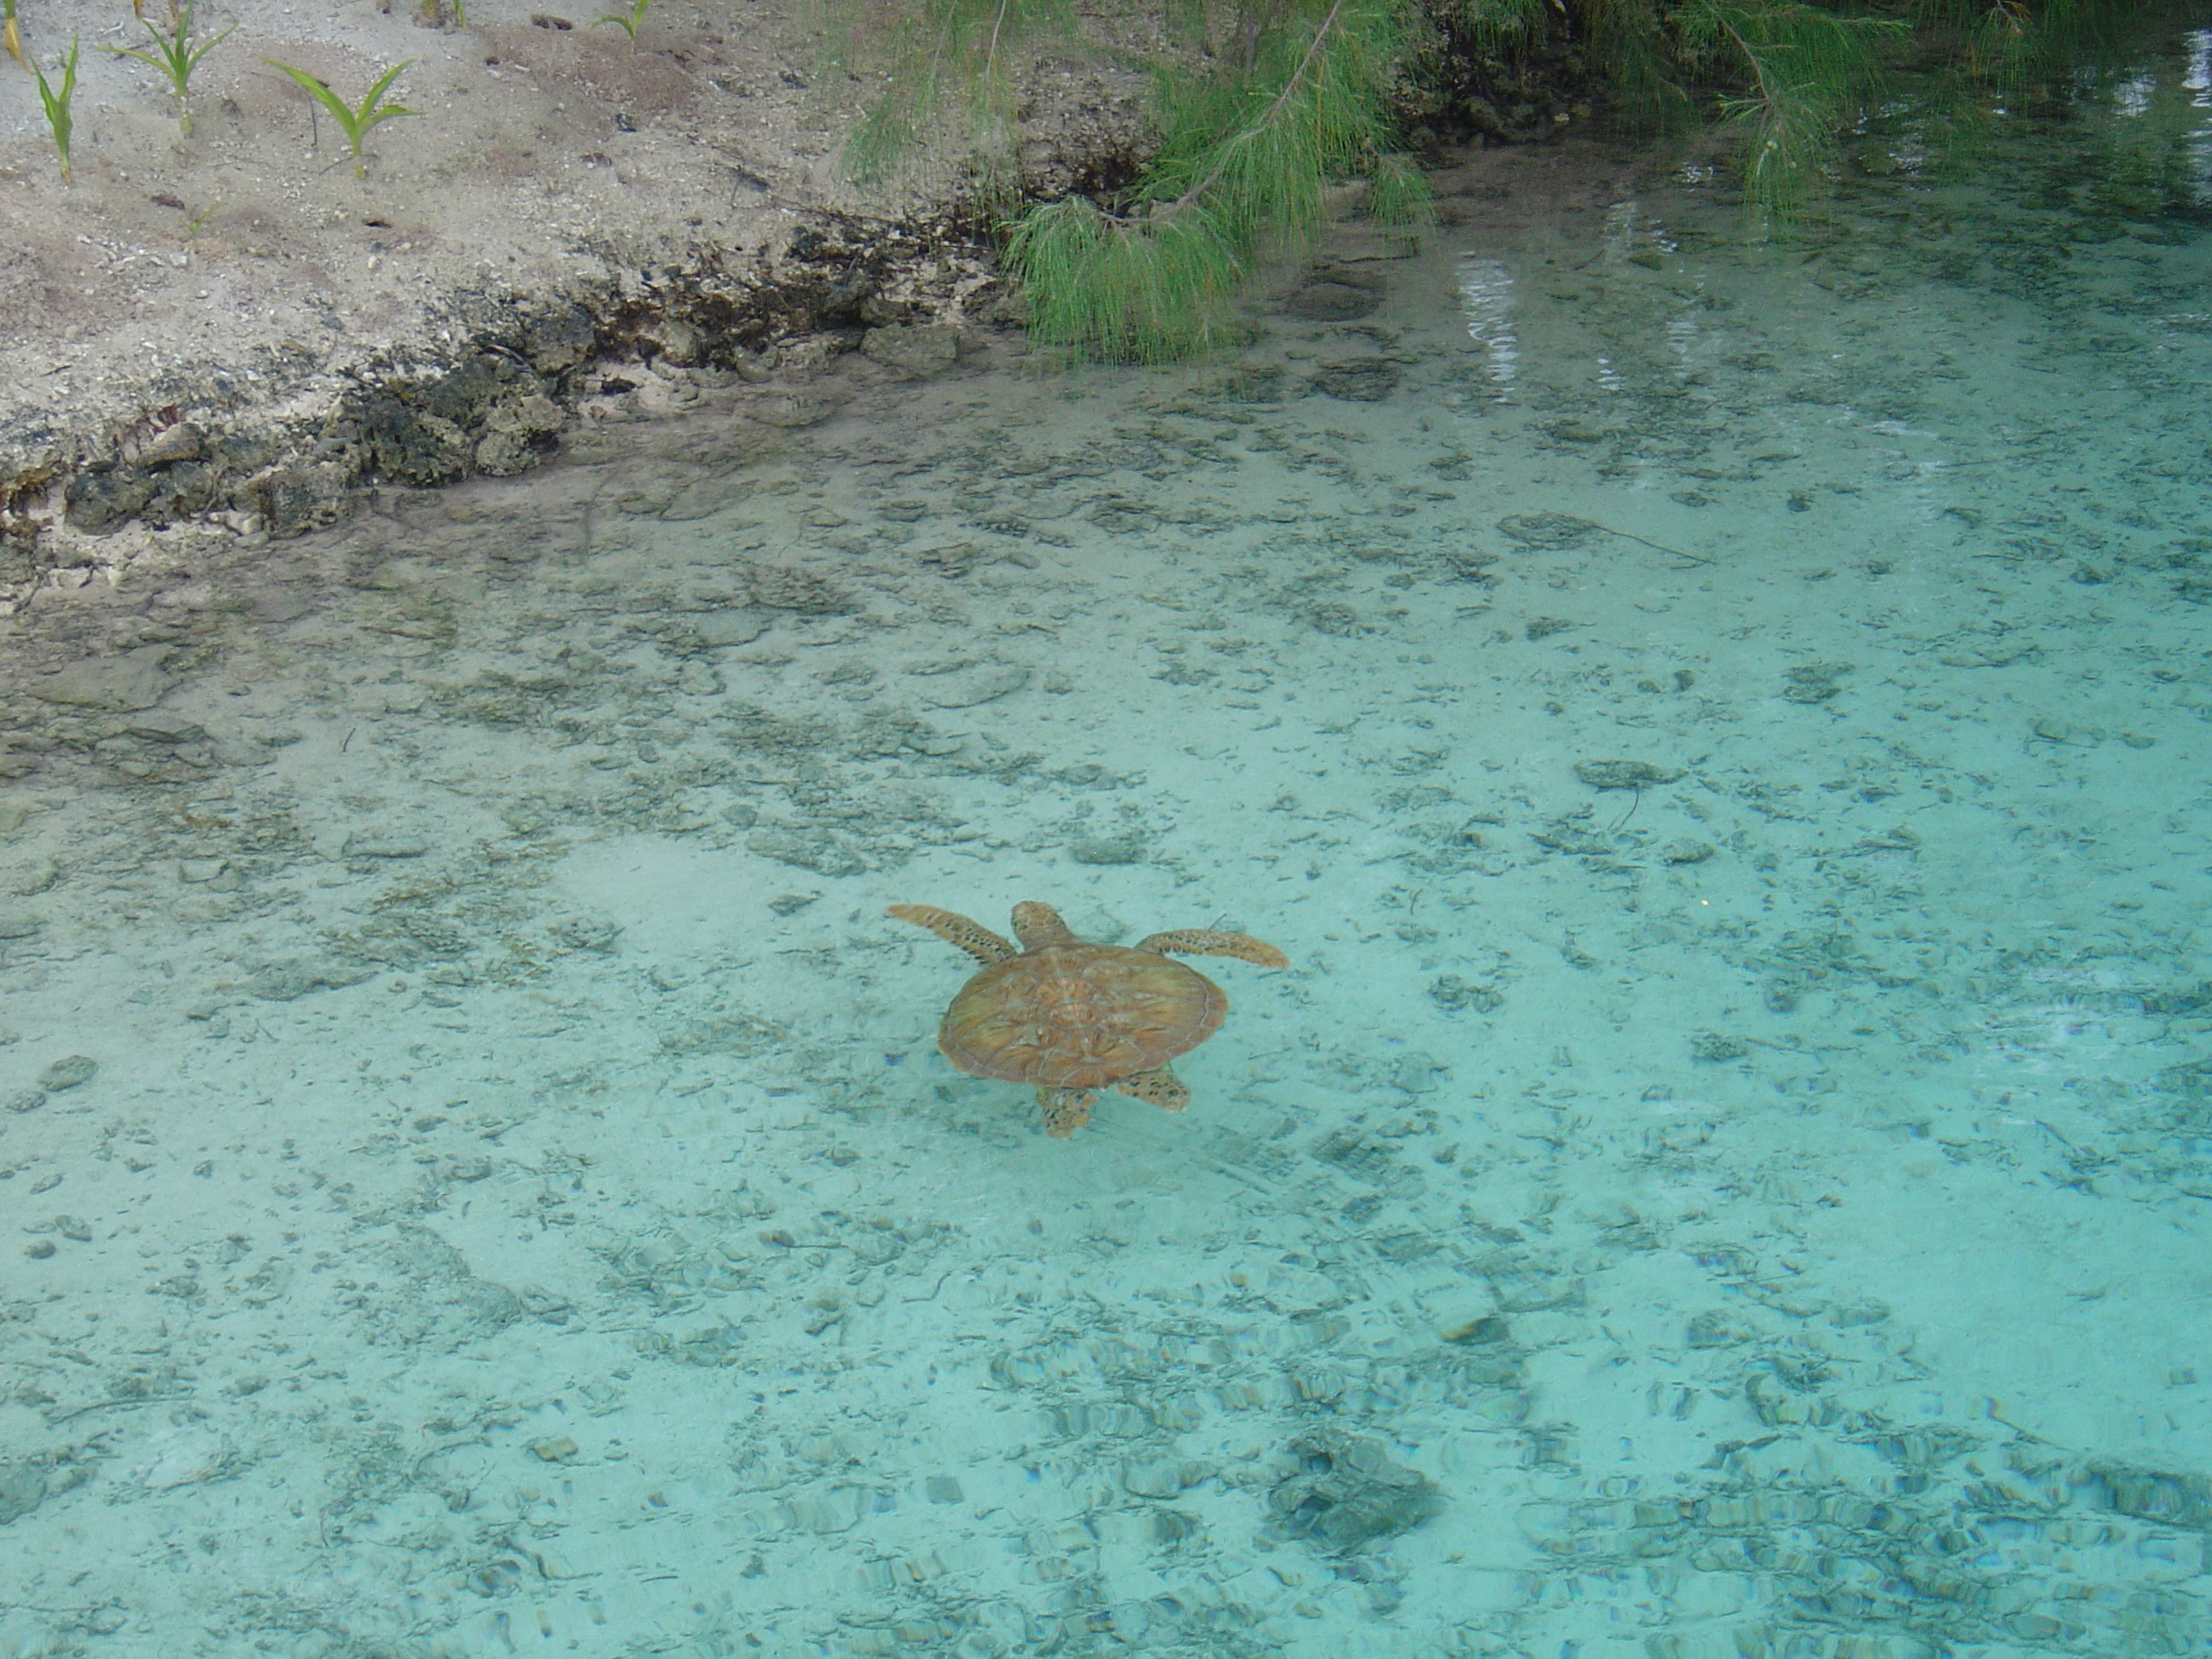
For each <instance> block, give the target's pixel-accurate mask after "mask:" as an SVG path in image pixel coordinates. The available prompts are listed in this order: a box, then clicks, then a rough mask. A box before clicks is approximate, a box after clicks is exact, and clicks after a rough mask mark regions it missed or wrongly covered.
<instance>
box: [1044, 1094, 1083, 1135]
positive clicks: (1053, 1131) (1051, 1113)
mask: <svg viewBox="0 0 2212 1659" xmlns="http://www.w3.org/2000/svg"><path fill="white" fill-rule="evenodd" d="M1097 1098H1098V1091H1097V1090H1096V1089H1040V1090H1038V1091H1037V1104H1038V1105H1040V1106H1042V1107H1043V1108H1044V1132H1045V1133H1047V1134H1048V1135H1050V1136H1051V1137H1052V1138H1053V1139H1054V1140H1065V1139H1067V1138H1068V1136H1070V1135H1072V1134H1073V1133H1075V1132H1076V1131H1077V1130H1078V1129H1080V1128H1081V1127H1083V1126H1084V1125H1085V1124H1086V1123H1088V1122H1090V1121H1091V1103H1093V1102H1094V1101H1096V1100H1097Z"/></svg>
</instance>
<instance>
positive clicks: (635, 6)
mask: <svg viewBox="0 0 2212 1659" xmlns="http://www.w3.org/2000/svg"><path fill="white" fill-rule="evenodd" d="M652 3H653V0H630V6H629V10H628V11H611V12H607V13H605V14H604V15H600V16H598V17H594V18H593V19H592V24H591V26H592V27H593V28H597V27H599V25H600V24H602V23H612V24H613V25H614V26H615V27H617V28H618V29H620V30H621V31H622V32H623V33H624V34H627V35H628V36H629V52H630V56H631V57H633V58H635V57H636V56H637V31H638V29H639V27H640V26H641V25H642V24H643V23H644V21H645V9H646V8H647V6H649V5H651V4H652Z"/></svg>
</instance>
